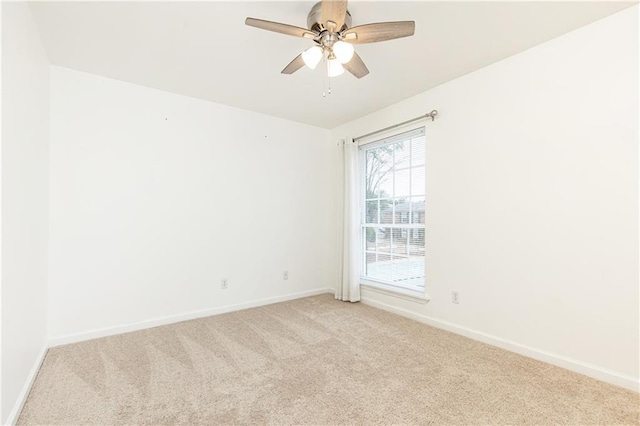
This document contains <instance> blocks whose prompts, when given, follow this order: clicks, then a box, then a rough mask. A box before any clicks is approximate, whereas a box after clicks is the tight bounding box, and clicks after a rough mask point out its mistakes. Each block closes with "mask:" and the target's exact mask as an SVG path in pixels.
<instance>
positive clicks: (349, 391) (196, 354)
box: [18, 295, 640, 425]
mask: <svg viewBox="0 0 640 426" xmlns="http://www.w3.org/2000/svg"><path fill="white" fill-rule="evenodd" d="M639 403H640V399H639V396H638V394H636V393H633V392H630V391H626V390H623V389H621V388H617V387H615V386H611V385H608V384H605V383H602V382H599V381H596V380H593V379H590V378H588V377H585V376H581V375H578V374H575V373H571V372H569V371H566V370H563V369H561V368H557V367H553V366H551V365H548V364H544V363H541V362H538V361H534V360H531V359H528V358H525V357H522V356H519V355H516V354H513V353H510V352H507V351H504V350H501V349H497V348H494V347H492V346H488V345H485V344H482V343H478V342H475V341H473V340H470V339H466V338H464V337H460V336H457V335H455V334H451V333H448V332H445V331H441V330H438V329H435V328H431V327H428V326H426V325H423V324H420V323H418V322H414V321H411V320H408V319H405V318H402V317H399V316H396V315H393V314H389V313H387V312H384V311H380V310H377V309H374V308H371V307H368V306H364V305H362V304H349V303H344V302H337V301H335V300H333V298H332V296H329V295H322V296H317V297H310V298H306V299H300V300H295V301H291V302H285V303H279V304H275V305H270V306H265V307H261V308H255V309H250V310H245V311H240V312H235V313H230V314H225V315H218V316H213V317H209V318H204V319H199V320H194V321H187V322H182V323H179V324H174V325H169V326H164V327H158V328H153V329H149V330H144V331H139V332H135V333H129V334H124V335H119V336H114V337H107V338H102V339H97V340H92V341H88V342H83V343H78V344H73V345H67V346H62V347H57V348H53V349H51V350H49V352H48V354H47V356H46V359H45V361H44V364H43V366H42V369H41V370H40V373H39V374H38V377H37V380H36V382H35V385H34V387H33V389H32V391H31V394H30V395H29V399H28V401H27V403H26V405H25V407H24V410H23V412H22V415H21V417H20V419H19V421H18V423H19V424H21V425H26V424H149V425H161V424H187V423H191V424H243V423H244V424H247V423H251V424H300V423H307V424H309V423H313V424H347V423H349V424H390V423H394V424H421V425H424V424H438V425H441V424H542V425H550V424H576V425H586V424H606V425H611V424H638V423H639V421H640V419H639V411H640V409H639Z"/></svg>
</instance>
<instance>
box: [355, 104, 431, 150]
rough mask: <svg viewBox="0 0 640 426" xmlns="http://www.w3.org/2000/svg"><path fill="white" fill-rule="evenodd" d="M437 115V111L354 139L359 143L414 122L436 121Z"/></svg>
mask: <svg viewBox="0 0 640 426" xmlns="http://www.w3.org/2000/svg"><path fill="white" fill-rule="evenodd" d="M436 115H438V111H437V110H435V109H434V110H433V111H431V112H429V113H427V114H425V115H421V116H420V117H416V118H412V119H411V120H407V121H403V122H402V123H398V124H394V125H393V126H389V127H385V128H384V129H380V130H376V131H375V132H371V133H367V134H366V135H362V136H358V137H357V138H353V141H354V142H355V141H358V140H360V139H363V138H366V137H367V136H372V135H375V134H376V133H382V132H386V131H387V130H391V129H395V128H396V127H400V126H404V125H405V124H409V123H413V122H414V121H418V120H422V119H424V118H431V121H435V119H436Z"/></svg>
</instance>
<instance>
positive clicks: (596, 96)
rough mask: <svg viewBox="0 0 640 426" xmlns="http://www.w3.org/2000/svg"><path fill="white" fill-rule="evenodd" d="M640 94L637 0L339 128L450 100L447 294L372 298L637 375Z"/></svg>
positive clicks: (441, 175)
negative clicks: (423, 298)
mask: <svg viewBox="0 0 640 426" xmlns="http://www.w3.org/2000/svg"><path fill="white" fill-rule="evenodd" d="M433 66H434V67H437V66H438V64H433ZM637 94H638V7H637V6H635V7H633V8H631V9H627V10H625V11H622V12H620V13H617V14H615V15H612V16H611V17H608V18H605V19H603V20H601V21H598V22H596V23H593V24H591V25H589V26H587V27H584V28H581V29H578V30H576V31H574V32H572V33H569V34H566V35H564V36H562V37H560V38H557V39H554V40H551V41H549V42H547V43H544V44H542V45H539V46H537V47H535V48H533V49H530V50H528V51H525V52H523V53H521V54H518V55H516V56H514V57H511V58H509V59H506V60H503V61H501V62H499V63H496V64H494V65H491V66H488V67H486V68H484V69H481V70H479V71H476V72H474V73H471V74H468V75H466V76H464V77H462V78H459V79H457V80H454V81H451V82H449V83H446V84H443V85H441V86H439V87H437V88H434V89H432V90H429V91H427V92H424V93H422V94H419V95H417V96H415V97H413V98H410V99H408V100H406V101H403V102H401V103H398V104H396V105H393V106H391V107H388V108H385V109H383V110H380V111H378V112H376V113H374V114H371V115H368V116H366V117H363V118H361V119H359V120H356V121H354V122H351V123H348V124H346V125H344V126H341V127H339V128H336V129H334V130H333V131H332V139H333V140H336V139H338V138H340V137H342V136H344V135H351V136H357V135H360V134H365V133H368V132H370V131H374V130H376V129H379V128H383V127H385V126H388V125H391V124H393V123H396V122H401V121H404V120H407V119H409V118H412V117H415V116H419V115H422V114H424V113H426V112H428V111H431V110H432V109H438V110H439V112H440V114H439V115H438V118H437V119H436V121H435V122H434V123H429V124H427V125H426V130H427V154H426V155H427V177H426V179H427V194H428V195H427V206H428V207H427V223H426V227H427V260H426V261H427V283H426V286H427V293H428V294H429V295H430V296H431V301H430V302H429V303H428V304H426V305H424V304H418V303H413V302H411V301H407V300H403V299H397V298H395V297H392V296H386V295H382V294H379V293H376V292H373V291H371V290H366V289H365V290H364V291H363V300H364V301H365V302H367V303H371V304H375V305H376V306H379V307H384V308H386V309H391V310H395V311H396V312H400V313H403V314H405V315H409V316H412V317H414V318H417V319H421V320H423V321H425V322H428V323H432V324H437V325H439V326H442V327H447V328H449V329H451V330H455V331H457V332H460V333H465V334H467V335H470V336H473V337H475V338H479V339H483V340H486V341H489V342H493V343H496V344H500V345H501V346H504V347H509V348H510V349H514V350H518V351H520V352H522V353H526V354H528V355H532V356H535V357H538V358H541V359H546V360H547V361H551V362H554V363H556V364H559V365H564V366H566V367H569V368H573V369H574V370H577V371H581V372H584V373H587V374H591V375H593V376H596V377H600V378H602V379H605V380H609V381H612V382H614V383H618V384H620V385H623V386H627V387H631V388H635V389H637V388H638V361H639V353H638V347H639V340H638V339H639V338H638V336H639V329H638V323H639V317H638V311H639V309H638V297H639V295H638V99H637ZM452 290H457V291H458V292H459V294H460V304H459V305H455V304H452V303H451V291H452Z"/></svg>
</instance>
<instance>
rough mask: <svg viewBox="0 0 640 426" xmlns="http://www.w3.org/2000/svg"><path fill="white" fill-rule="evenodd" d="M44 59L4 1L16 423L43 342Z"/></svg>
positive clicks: (3, 371)
mask: <svg viewBox="0 0 640 426" xmlns="http://www.w3.org/2000/svg"><path fill="white" fill-rule="evenodd" d="M48 146H49V63H48V59H47V56H46V54H45V52H44V50H43V47H42V44H41V42H40V36H39V35H38V31H37V29H36V26H35V23H34V21H33V18H32V16H31V12H30V11H29V7H28V6H27V4H26V3H22V2H2V161H1V168H2V171H1V173H2V257H1V261H2V274H1V279H2V287H1V288H2V290H1V291H2V294H1V296H2V318H1V319H2V327H1V332H2V337H1V342H2V351H1V352H2V354H1V355H2V363H1V365H0V375H1V379H2V380H1V381H2V385H1V393H2V397H1V404H0V411H1V414H0V419H1V421H2V423H3V424H4V423H6V422H7V421H12V420H15V416H16V415H17V412H18V410H19V408H20V406H19V405H20V403H21V402H22V398H23V397H24V394H25V392H26V391H28V388H29V383H30V380H31V379H32V378H33V375H34V374H35V372H36V369H37V367H38V365H39V361H40V360H41V357H42V355H43V353H44V348H45V345H46V315H45V309H46V297H47V282H46V273H47V258H46V248H47V228H48V214H47V211H48V206H47V204H48V195H47V193H48V183H47V179H48V177H47V174H48Z"/></svg>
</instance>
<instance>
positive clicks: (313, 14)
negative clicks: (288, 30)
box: [307, 2, 351, 32]
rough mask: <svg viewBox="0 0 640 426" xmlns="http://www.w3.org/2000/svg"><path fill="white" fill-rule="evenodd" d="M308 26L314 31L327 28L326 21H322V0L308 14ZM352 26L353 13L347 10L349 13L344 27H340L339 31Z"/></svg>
mask: <svg viewBox="0 0 640 426" xmlns="http://www.w3.org/2000/svg"><path fill="white" fill-rule="evenodd" d="M307 27H308V28H309V29H310V30H312V31H318V32H322V31H324V30H325V29H326V28H325V27H324V22H322V2H318V3H316V4H315V5H314V6H313V7H312V8H311V11H310V12H309V15H307ZM350 27H351V13H349V11H348V10H347V13H346V14H345V16H344V25H342V28H340V29H338V30H337V32H340V31H344V30H346V29H347V28H350Z"/></svg>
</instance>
